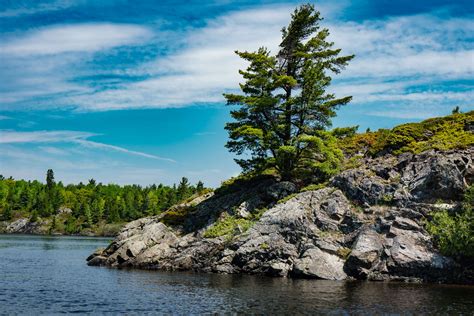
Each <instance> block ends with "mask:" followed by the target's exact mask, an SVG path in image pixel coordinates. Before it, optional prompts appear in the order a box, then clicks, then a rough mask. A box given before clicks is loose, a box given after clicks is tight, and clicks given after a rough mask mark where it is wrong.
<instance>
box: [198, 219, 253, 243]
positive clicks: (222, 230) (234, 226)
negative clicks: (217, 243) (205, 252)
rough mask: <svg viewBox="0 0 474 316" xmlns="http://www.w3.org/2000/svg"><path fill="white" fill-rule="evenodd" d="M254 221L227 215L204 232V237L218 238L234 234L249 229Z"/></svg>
mask: <svg viewBox="0 0 474 316" xmlns="http://www.w3.org/2000/svg"><path fill="white" fill-rule="evenodd" d="M253 223H254V222H253V221H251V220H249V219H245V218H235V217H234V216H226V217H225V218H224V219H221V220H218V221H217V222H215V223H214V225H212V226H211V227H209V228H208V229H207V230H206V231H205V232H204V234H203V237H204V238H216V237H220V236H234V235H236V234H238V233H243V232H245V231H247V229H249V228H250V227H251V226H252V225H253Z"/></svg>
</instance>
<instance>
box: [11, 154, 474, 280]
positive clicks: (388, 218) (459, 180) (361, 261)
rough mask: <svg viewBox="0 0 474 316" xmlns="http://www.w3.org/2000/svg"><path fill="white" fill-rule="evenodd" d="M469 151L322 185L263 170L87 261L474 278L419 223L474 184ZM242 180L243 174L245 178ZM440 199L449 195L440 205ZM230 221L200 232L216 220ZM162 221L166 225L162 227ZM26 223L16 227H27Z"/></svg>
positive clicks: (140, 223)
mask: <svg viewBox="0 0 474 316" xmlns="http://www.w3.org/2000/svg"><path fill="white" fill-rule="evenodd" d="M473 153H474V152H473V148H469V149H466V150H458V151H451V152H436V151H429V152H425V153H422V154H419V155H414V154H409V153H407V154H402V155H400V156H398V157H395V156H390V155H388V156H380V157H377V158H365V160H364V161H363V163H362V164H361V165H360V166H359V167H357V168H355V169H352V170H346V171H344V172H342V173H340V174H338V175H337V176H335V177H334V178H333V179H331V180H330V182H329V186H328V187H326V188H323V189H319V190H313V191H306V192H302V193H297V194H295V196H293V197H292V198H290V199H288V200H287V201H285V202H282V203H278V201H279V200H281V199H282V198H283V197H285V196H288V195H290V194H293V193H295V192H296V186H295V185H294V184H293V183H290V182H278V181H277V180H276V179H275V178H272V177H260V178H256V179H251V180H248V182H239V181H236V182H235V183H234V184H232V185H229V186H226V187H224V188H222V189H218V190H216V193H215V194H209V195H208V196H206V197H205V198H200V199H199V200H196V201H190V202H188V203H185V204H182V205H178V206H175V207H173V208H172V209H171V210H170V211H169V212H172V211H176V210H180V211H182V213H183V214H186V216H185V217H184V218H183V220H182V221H181V222H180V223H179V224H176V223H173V222H167V221H166V218H167V217H166V216H167V213H166V212H165V213H164V214H162V215H159V216H153V217H147V218H143V219H139V220H136V221H133V222H131V223H129V224H127V225H126V226H125V227H124V228H123V229H122V230H121V232H120V233H119V235H118V236H117V237H116V238H115V240H114V241H113V242H112V243H111V244H110V245H109V246H108V247H107V248H106V249H105V250H103V251H97V252H95V253H94V254H92V255H91V256H89V258H88V264H89V265H106V266H111V267H136V268H145V269H160V270H193V271H202V272H217V273H252V274H266V275H271V276H281V277H304V278H319V279H328V280H345V279H362V280H378V281H392V280H398V281H410V282H420V281H432V282H462V283H474V272H473V271H472V268H469V266H467V267H466V266H462V265H461V264H460V263H458V262H456V261H455V260H454V259H452V258H448V257H445V256H443V255H441V254H440V253H439V251H438V250H437V249H436V247H435V244H434V241H433V239H432V237H431V236H430V235H429V234H428V233H427V231H426V230H425V228H424V222H425V221H426V220H427V218H429V214H430V212H432V211H433V210H434V211H436V210H455V209H456V208H457V207H459V205H460V200H459V199H460V197H461V195H462V192H463V190H465V188H466V185H467V184H469V183H472V180H473V179H472V177H473V176H472V175H474V171H473V162H472V159H473V156H474V155H473ZM242 181H243V180H242ZM439 199H442V200H444V201H445V202H443V203H440V202H439ZM264 208H268V210H267V211H266V212H265V213H264V214H263V215H262V216H261V217H260V219H259V220H258V221H256V222H255V223H253V224H252V225H250V226H251V227H250V228H249V229H248V230H245V229H244V226H245V225H240V226H239V225H236V226H235V229H234V231H233V232H232V233H231V234H229V235H227V236H221V237H217V238H204V237H203V236H205V234H204V232H205V231H206V230H207V229H208V228H209V227H210V226H211V225H213V224H214V223H215V221H216V220H219V219H220V220H222V219H223V218H228V216H233V217H234V218H235V219H237V220H242V219H245V221H243V222H244V223H248V222H247V221H250V220H252V219H253V218H254V216H253V215H255V214H256V213H255V210H257V209H264ZM165 223H167V224H165ZM25 225H26V224H25V222H24V221H20V222H17V223H15V224H14V225H13V226H12V228H13V227H16V228H18V227H24V226H25Z"/></svg>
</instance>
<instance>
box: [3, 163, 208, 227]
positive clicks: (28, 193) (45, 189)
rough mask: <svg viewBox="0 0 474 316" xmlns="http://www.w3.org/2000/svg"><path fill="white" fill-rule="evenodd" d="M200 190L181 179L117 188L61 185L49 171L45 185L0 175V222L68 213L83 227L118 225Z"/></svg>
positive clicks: (91, 183) (200, 186) (201, 186)
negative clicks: (1, 220) (168, 184)
mask: <svg viewBox="0 0 474 316" xmlns="http://www.w3.org/2000/svg"><path fill="white" fill-rule="evenodd" d="M204 190H205V188H204V184H203V183H202V182H201V181H199V182H198V183H197V184H196V185H191V184H190V183H189V181H188V179H187V178H185V177H183V178H182V179H181V181H180V183H179V184H178V185H173V186H166V185H163V184H159V185H155V184H153V185H150V186H146V187H142V186H140V185H124V186H120V185H117V184H102V183H97V182H96V181H95V180H94V179H90V180H89V182H88V183H87V184H84V183H82V182H81V183H79V184H68V185H64V184H63V183H61V182H56V181H55V179H54V172H53V170H51V169H49V170H48V171H47V174H46V183H41V182H39V181H36V180H35V181H25V180H15V179H13V178H11V177H10V178H8V179H7V178H5V177H3V176H1V175H0V210H1V211H2V212H1V217H2V219H3V220H10V219H12V217H13V216H14V214H15V213H21V214H22V215H23V216H24V215H26V216H29V218H30V221H33V222H34V221H36V220H38V217H42V218H44V217H50V216H52V215H56V214H58V213H68V214H69V216H70V217H71V221H77V220H80V221H81V222H83V224H84V225H85V226H86V227H87V226H92V225H94V224H95V223H98V222H101V221H105V222H107V223H118V222H124V221H131V220H134V219H137V218H140V217H144V216H150V215H156V214H159V213H161V212H163V211H164V210H166V209H168V208H169V207H170V206H172V205H174V204H176V203H178V202H180V201H182V200H185V199H187V198H189V197H190V196H192V195H193V194H196V193H200V192H202V191H204Z"/></svg>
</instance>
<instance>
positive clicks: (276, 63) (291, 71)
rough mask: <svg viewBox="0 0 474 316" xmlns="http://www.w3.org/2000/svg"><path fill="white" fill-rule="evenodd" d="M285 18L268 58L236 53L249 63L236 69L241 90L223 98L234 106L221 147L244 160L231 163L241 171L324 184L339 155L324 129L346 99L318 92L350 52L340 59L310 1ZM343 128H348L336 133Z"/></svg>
mask: <svg viewBox="0 0 474 316" xmlns="http://www.w3.org/2000/svg"><path fill="white" fill-rule="evenodd" d="M291 18H292V19H291V22H290V24H289V25H288V26H287V27H285V28H283V30H282V41H281V43H280V50H279V51H278V52H277V53H276V54H275V55H272V54H271V53H270V51H268V50H267V49H266V48H260V49H258V50H257V51H255V52H236V53H237V54H238V55H239V56H240V57H241V58H242V59H244V60H246V61H247V62H249V66H248V68H247V69H246V70H241V71H240V74H241V75H242V76H243V78H244V83H243V84H241V85H240V88H241V90H242V94H225V95H224V96H225V97H226V99H227V103H228V104H229V105H238V106H240V107H239V108H238V109H236V110H233V111H231V116H232V118H233V119H234V121H233V122H230V123H227V124H226V129H227V131H228V132H229V138H230V140H229V141H228V143H227V145H226V147H227V148H229V150H230V151H231V152H234V153H236V154H237V155H245V157H249V158H244V159H237V160H236V161H237V163H238V164H239V165H240V166H241V167H242V168H243V170H244V172H248V171H257V172H262V171H263V170H268V169H271V168H274V169H275V170H276V171H278V173H279V174H280V175H281V176H282V178H283V179H286V180H288V179H295V178H306V177H307V176H308V175H311V176H312V177H318V178H320V181H324V180H325V179H327V178H328V177H330V176H331V175H332V174H334V173H335V172H337V171H338V169H339V164H340V160H341V158H342V152H341V151H340V150H339V149H338V148H337V141H336V137H335V136H334V135H332V134H331V133H328V132H325V130H326V129H327V128H328V127H330V126H331V119H332V118H333V117H334V116H335V115H336V110H337V109H338V108H339V107H340V106H342V105H345V104H347V103H348V102H349V101H350V100H351V97H343V98H336V97H335V95H334V94H331V93H327V92H326V90H327V88H328V87H329V86H330V84H331V75H332V74H337V73H339V72H340V71H341V70H342V69H343V68H344V67H345V66H346V65H347V64H348V62H349V61H350V60H351V59H352V58H353V57H354V56H353V55H350V56H340V52H341V50H340V49H335V48H333V45H334V44H333V43H332V42H329V41H328V36H329V31H328V29H326V28H321V26H320V21H321V20H322V18H321V17H320V13H319V12H318V11H316V10H315V9H314V7H313V6H312V5H309V4H308V5H302V6H300V7H298V8H297V9H296V10H295V11H294V13H293V14H292V16H291ZM351 132H352V133H353V132H354V128H352V129H351V128H348V129H338V130H336V133H337V134H341V135H342V134H344V135H346V134H350V133H351Z"/></svg>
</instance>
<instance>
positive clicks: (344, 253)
mask: <svg viewBox="0 0 474 316" xmlns="http://www.w3.org/2000/svg"><path fill="white" fill-rule="evenodd" d="M351 252H352V249H351V248H347V247H341V248H339V249H337V254H338V255H339V256H340V257H341V258H343V259H344V260H347V258H349V256H350V255H351Z"/></svg>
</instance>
